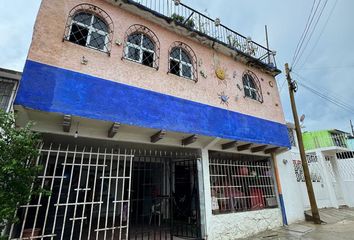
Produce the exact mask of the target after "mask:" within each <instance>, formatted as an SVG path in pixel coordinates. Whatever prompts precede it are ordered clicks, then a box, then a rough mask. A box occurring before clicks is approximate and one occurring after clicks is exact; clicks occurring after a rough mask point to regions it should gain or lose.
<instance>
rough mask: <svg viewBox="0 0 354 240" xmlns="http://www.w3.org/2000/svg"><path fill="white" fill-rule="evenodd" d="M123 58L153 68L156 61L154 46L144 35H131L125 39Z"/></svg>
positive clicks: (137, 33)
mask: <svg viewBox="0 0 354 240" xmlns="http://www.w3.org/2000/svg"><path fill="white" fill-rule="evenodd" d="M125 57H126V59H128V60H131V61H134V62H137V63H140V64H143V65H145V66H149V67H153V66H154V62H155V61H156V52H155V44H154V42H153V41H152V40H151V39H150V38H149V37H148V36H146V35H145V34H144V33H139V32H136V33H132V34H131V35H129V36H128V39H127V43H126V47H125Z"/></svg>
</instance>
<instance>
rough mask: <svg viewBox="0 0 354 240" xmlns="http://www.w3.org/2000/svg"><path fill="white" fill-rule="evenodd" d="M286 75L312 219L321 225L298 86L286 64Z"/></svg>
mask: <svg viewBox="0 0 354 240" xmlns="http://www.w3.org/2000/svg"><path fill="white" fill-rule="evenodd" d="M285 74H286V80H287V81H288V87H289V95H290V101H291V108H292V110H293V116H294V122H295V130H296V135H297V140H298V142H299V150H300V157H301V162H302V167H303V169H304V177H305V182H306V188H307V193H308V196H309V200H310V205H311V212H312V218H313V222H314V223H315V224H321V219H320V214H319V212H318V208H317V203H316V198H315V193H314V191H313V187H312V180H311V176H310V170H309V166H308V164H307V159H306V155H305V149H304V143H303V141H302V133H301V128H300V123H299V117H298V114H297V109H296V104H295V97H294V92H296V90H297V86H296V82H295V81H293V80H292V79H291V76H290V69H289V65H288V64H287V63H286V64H285Z"/></svg>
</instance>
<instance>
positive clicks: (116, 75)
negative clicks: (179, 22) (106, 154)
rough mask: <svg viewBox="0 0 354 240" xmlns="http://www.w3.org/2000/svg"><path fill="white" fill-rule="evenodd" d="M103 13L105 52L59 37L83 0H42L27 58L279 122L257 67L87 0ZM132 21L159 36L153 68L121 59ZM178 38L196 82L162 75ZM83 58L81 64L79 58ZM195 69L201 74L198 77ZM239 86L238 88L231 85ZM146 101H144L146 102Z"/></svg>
mask: <svg viewBox="0 0 354 240" xmlns="http://www.w3.org/2000/svg"><path fill="white" fill-rule="evenodd" d="M85 2H86V3H91V4H94V5H96V6H98V7H100V8H102V9H103V10H104V11H106V12H107V13H108V14H109V16H110V17H111V18H112V20H113V23H114V29H113V43H112V50H111V55H110V56H108V54H106V53H104V52H100V51H97V50H94V49H89V48H86V47H82V46H79V45H76V44H73V43H71V42H68V41H63V36H64V29H65V25H66V22H67V18H68V14H69V12H70V10H71V9H72V8H73V7H75V6H76V5H78V4H80V3H83V2H82V1H80V0H66V1H52V0H43V1H42V4H41V8H40V10H39V14H38V17H37V20H36V25H35V29H34V35H33V41H32V45H31V48H30V51H29V55H28V59H29V60H33V61H37V62H40V63H44V64H48V65H52V66H56V67H59V68H64V69H68V70H73V71H76V72H80V73H84V74H88V75H92V76H95V77H99V78H103V79H107V80H110V81H115V82H119V83H124V84H128V85H131V86H135V87H138V88H142V89H146V90H152V91H155V92H160V93H163V94H167V95H171V96H175V97H179V98H182V99H187V100H191V101H195V102H200V103H203V104H207V105H210V106H214V107H218V108H223V109H228V110H230V111H235V112H239V113H243V114H247V115H250V116H256V117H259V118H262V119H266V120H271V121H274V122H278V123H285V120H284V115H283V110H282V106H281V103H280V97H279V92H278V88H277V84H276V81H275V78H274V77H273V76H271V75H270V74H268V73H265V72H264V71H261V70H260V69H256V68H253V67H248V66H246V65H245V64H243V63H241V62H238V61H235V60H234V59H232V58H231V57H229V56H226V55H224V54H222V53H221V52H218V51H217V50H215V49H212V48H209V47H207V46H205V45H203V44H201V43H199V42H197V40H193V39H191V38H187V37H184V36H182V35H181V34H177V33H175V32H172V31H170V30H168V29H166V28H163V27H161V26H160V25H158V24H155V23H153V22H151V21H149V20H148V19H144V18H142V17H139V16H137V15H134V14H132V13H130V12H127V11H125V10H123V9H121V8H120V7H118V6H115V5H112V4H110V3H108V2H106V1H103V0H88V1H85ZM133 24H141V25H144V26H147V27H148V28H150V29H151V30H152V31H153V32H154V33H155V34H156V35H157V37H158V38H159V40H160V47H161V49H160V62H159V69H158V70H156V69H153V68H150V67H147V66H143V65H140V64H137V63H134V62H131V61H128V60H122V54H123V50H124V49H123V48H124V47H123V46H124V44H123V45H120V46H119V45H118V44H115V42H116V41H117V42H123V41H124V36H125V31H126V30H127V29H128V28H129V26H131V25H133ZM175 41H181V42H183V43H185V44H187V45H189V46H190V47H191V48H192V49H193V51H194V52H195V54H196V57H197V60H198V80H199V81H198V82H194V81H191V80H188V79H185V78H182V77H178V76H175V75H172V74H168V73H167V72H168V51H169V48H170V46H171V44H172V43H173V42H175ZM83 56H84V57H85V58H86V59H87V60H88V63H87V65H83V64H82V63H81V60H82V57H83ZM216 66H219V67H221V68H223V69H225V70H226V74H227V76H226V80H224V81H221V80H219V79H218V78H217V76H216V74H215V68H216ZM246 70H250V71H252V72H253V73H255V74H256V75H257V77H258V79H259V80H260V84H261V89H262V94H263V99H264V101H263V103H260V102H258V101H255V100H252V99H250V98H247V97H244V91H243V83H242V74H243V72H244V71H246ZM200 71H203V72H205V73H206V74H207V77H206V78H204V77H202V76H201V74H200ZM237 85H239V86H240V88H239V87H238V86H237ZM221 92H224V93H225V94H226V95H227V96H228V97H229V104H228V105H225V104H221V101H220V99H219V97H218V94H220V93H221ZM146 104H149V103H148V102H147V103H146Z"/></svg>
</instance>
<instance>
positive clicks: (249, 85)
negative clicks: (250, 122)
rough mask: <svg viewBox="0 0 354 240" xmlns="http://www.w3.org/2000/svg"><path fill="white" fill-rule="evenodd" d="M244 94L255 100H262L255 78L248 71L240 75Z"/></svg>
mask: <svg viewBox="0 0 354 240" xmlns="http://www.w3.org/2000/svg"><path fill="white" fill-rule="evenodd" d="M242 82H243V88H244V92H245V96H246V97H249V98H252V99H254V100H257V101H262V98H261V93H260V89H259V88H258V87H257V84H256V80H255V79H254V77H252V76H251V75H250V74H249V73H246V74H244V75H243V77H242Z"/></svg>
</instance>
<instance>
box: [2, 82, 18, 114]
mask: <svg viewBox="0 0 354 240" xmlns="http://www.w3.org/2000/svg"><path fill="white" fill-rule="evenodd" d="M14 87H15V83H14V82H12V81H6V80H2V79H0V109H1V110H3V111H5V112H6V111H7V110H8V109H9V104H10V101H11V98H12V95H13V93H14Z"/></svg>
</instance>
